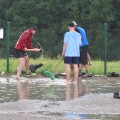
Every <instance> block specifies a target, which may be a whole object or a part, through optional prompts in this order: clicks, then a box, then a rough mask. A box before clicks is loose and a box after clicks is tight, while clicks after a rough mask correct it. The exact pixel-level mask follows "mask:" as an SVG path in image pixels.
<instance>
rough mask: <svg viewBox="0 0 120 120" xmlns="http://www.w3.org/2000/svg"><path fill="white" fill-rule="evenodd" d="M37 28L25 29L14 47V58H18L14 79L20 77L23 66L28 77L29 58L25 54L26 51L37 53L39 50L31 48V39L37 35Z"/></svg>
mask: <svg viewBox="0 0 120 120" xmlns="http://www.w3.org/2000/svg"><path fill="white" fill-rule="evenodd" d="M37 31H38V30H37V28H36V27H32V28H30V29H27V30H26V31H24V32H23V33H22V34H21V36H20V37H19V39H18V41H17V43H16V45H15V52H16V58H19V62H20V63H19V67H18V70H17V75H16V78H19V77H20V74H21V71H22V69H23V67H24V66H25V68H26V71H27V75H30V70H29V57H28V54H27V52H28V51H33V52H38V51H40V49H38V48H33V47H32V46H31V42H32V37H33V36H34V35H36V33H37Z"/></svg>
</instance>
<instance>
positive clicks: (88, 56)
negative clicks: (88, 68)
mask: <svg viewBox="0 0 120 120" xmlns="http://www.w3.org/2000/svg"><path fill="white" fill-rule="evenodd" d="M87 60H88V63H89V65H91V63H90V60H91V58H90V55H89V53H87Z"/></svg>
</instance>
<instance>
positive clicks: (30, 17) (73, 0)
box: [0, 0, 120, 59]
mask: <svg viewBox="0 0 120 120" xmlns="http://www.w3.org/2000/svg"><path fill="white" fill-rule="evenodd" d="M119 5H120V0H0V6H1V7H0V26H2V27H3V28H5V27H6V22H7V21H9V22H10V23H11V42H10V43H11V48H12V47H14V45H15V43H16V41H17V39H18V37H19V36H20V34H21V33H22V32H23V31H24V30H26V29H27V28H29V27H32V26H37V27H38V29H39V34H38V35H37V36H36V37H35V38H34V39H33V44H34V45H36V43H37V42H38V41H39V42H40V44H41V46H42V47H43V49H44V51H45V55H46V56H50V57H52V58H54V57H56V56H57V55H58V54H61V50H62V44H63V37H64V33H65V32H66V31H68V29H67V24H68V23H69V22H71V21H73V20H74V21H76V22H77V23H78V25H80V26H81V27H83V28H84V29H85V30H86V33H87V36H88V40H89V43H90V52H91V54H92V56H93V58H95V59H97V58H99V57H100V59H101V56H102V55H103V49H104V37H103V36H104V32H103V30H104V26H103V25H104V23H108V29H109V31H108V32H109V35H110V36H112V38H113V39H112V42H110V43H109V46H111V47H112V46H113V41H115V43H116V40H118V38H119V31H118V33H114V32H111V31H110V30H114V29H120V14H119V13H120V7H119ZM113 33H114V34H113ZM116 34H117V36H118V37H116V39H115V37H114V36H116ZM110 39H111V37H110ZM0 42H1V44H0V47H1V48H4V47H3V46H4V44H5V43H4V42H3V41H0ZM101 51H102V52H101ZM117 51H118V49H116V50H115V52H117ZM0 52H1V50H0ZM0 54H1V55H3V56H4V54H3V53H2V52H1V53H0ZM113 54H114V53H113ZM96 55H97V56H96Z"/></svg>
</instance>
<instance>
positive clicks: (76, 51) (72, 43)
mask: <svg viewBox="0 0 120 120" xmlns="http://www.w3.org/2000/svg"><path fill="white" fill-rule="evenodd" d="M64 43H66V44H67V47H66V51H65V56H68V57H80V45H81V44H82V43H81V36H80V34H79V33H77V32H76V31H69V32H66V33H65V35H64Z"/></svg>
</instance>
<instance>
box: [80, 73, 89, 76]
mask: <svg viewBox="0 0 120 120" xmlns="http://www.w3.org/2000/svg"><path fill="white" fill-rule="evenodd" d="M89 76H90V73H85V74H84V75H83V76H82V77H89Z"/></svg>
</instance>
